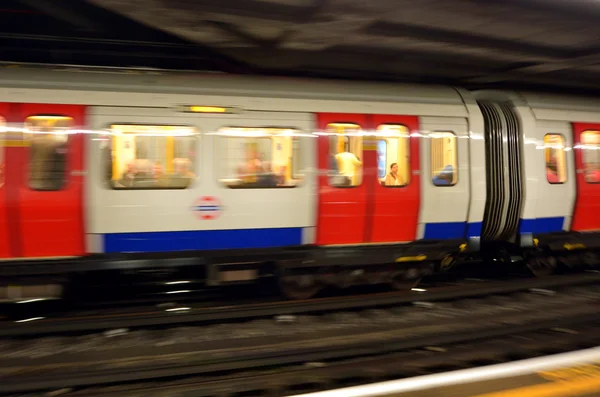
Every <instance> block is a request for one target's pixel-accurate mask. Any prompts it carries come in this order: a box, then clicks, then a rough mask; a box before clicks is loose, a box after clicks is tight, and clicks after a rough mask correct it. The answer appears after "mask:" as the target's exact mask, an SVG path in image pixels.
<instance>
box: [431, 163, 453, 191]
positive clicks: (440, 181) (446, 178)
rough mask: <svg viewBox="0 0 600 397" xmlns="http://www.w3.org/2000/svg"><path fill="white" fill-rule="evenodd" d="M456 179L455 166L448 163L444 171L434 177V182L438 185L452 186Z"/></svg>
mask: <svg viewBox="0 0 600 397" xmlns="http://www.w3.org/2000/svg"><path fill="white" fill-rule="evenodd" d="M453 179H454V167H452V166H451V165H447V166H445V167H444V169H443V170H442V172H440V173H439V174H438V175H436V176H434V177H433V184H434V185H436V186H450V185H452V181H453Z"/></svg>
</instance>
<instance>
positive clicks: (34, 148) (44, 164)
mask: <svg viewBox="0 0 600 397" xmlns="http://www.w3.org/2000/svg"><path fill="white" fill-rule="evenodd" d="M71 124H72V120H71V118H70V117H62V116H31V117H29V118H28V119H27V121H26V122H25V134H24V137H25V139H27V140H29V143H30V145H31V146H30V159H31V160H30V167H29V186H30V187H31V188H32V189H34V190H42V191H53V190H60V189H61V188H62V187H63V184H64V183H65V182H66V180H65V178H64V175H65V170H66V167H67V160H66V158H67V157H66V155H67V143H68V140H69V134H68V129H69V128H70V127H71Z"/></svg>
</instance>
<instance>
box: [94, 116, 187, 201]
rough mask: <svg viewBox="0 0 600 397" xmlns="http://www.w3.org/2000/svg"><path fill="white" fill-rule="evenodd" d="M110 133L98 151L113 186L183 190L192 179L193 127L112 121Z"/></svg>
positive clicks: (118, 187)
mask: <svg viewBox="0 0 600 397" xmlns="http://www.w3.org/2000/svg"><path fill="white" fill-rule="evenodd" d="M110 135H111V137H112V139H111V143H112V144H111V145H106V146H105V147H104V148H103V149H102V150H103V152H104V153H103V157H105V158H106V160H107V170H106V172H105V175H106V176H107V177H108V182H109V185H110V187H112V188H113V189H117V190H123V189H186V188H188V187H190V186H191V185H192V183H193V182H194V181H195V180H196V174H195V173H194V170H195V162H196V138H197V135H198V134H197V131H196V129H195V128H193V127H187V126H174V125H147V124H113V125H111V126H110Z"/></svg>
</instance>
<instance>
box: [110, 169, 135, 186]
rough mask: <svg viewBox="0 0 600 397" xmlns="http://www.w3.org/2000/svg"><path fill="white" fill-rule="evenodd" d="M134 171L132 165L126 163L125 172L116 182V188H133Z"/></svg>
mask: <svg viewBox="0 0 600 397" xmlns="http://www.w3.org/2000/svg"><path fill="white" fill-rule="evenodd" d="M135 174H136V169H135V165H134V164H133V163H127V165H126V166H125V172H123V175H122V176H121V179H119V181H117V182H116V184H115V185H116V187H133V184H134V182H135Z"/></svg>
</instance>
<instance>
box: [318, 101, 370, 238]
mask: <svg viewBox="0 0 600 397" xmlns="http://www.w3.org/2000/svg"><path fill="white" fill-rule="evenodd" d="M317 126H318V128H319V130H320V131H327V134H325V135H320V136H319V139H318V141H319V142H318V148H319V149H318V164H319V171H320V172H319V206H318V219H317V244H319V245H331V244H360V243H365V242H367V238H368V236H367V234H366V216H365V215H366V211H367V185H366V183H365V181H363V180H362V179H364V175H363V174H364V173H363V172H362V171H361V170H360V166H359V167H358V169H359V170H358V172H357V173H356V177H355V178H354V180H349V179H346V178H344V177H343V176H342V175H340V174H339V173H338V172H337V166H338V165H337V162H336V159H335V157H334V156H335V154H336V153H340V152H344V153H352V154H353V155H355V156H356V158H357V159H358V160H359V161H361V160H363V159H362V157H363V150H362V139H361V137H360V132H361V131H362V130H364V129H366V128H367V117H366V116H365V115H362V114H336V113H321V114H318V115H317Z"/></svg>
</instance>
